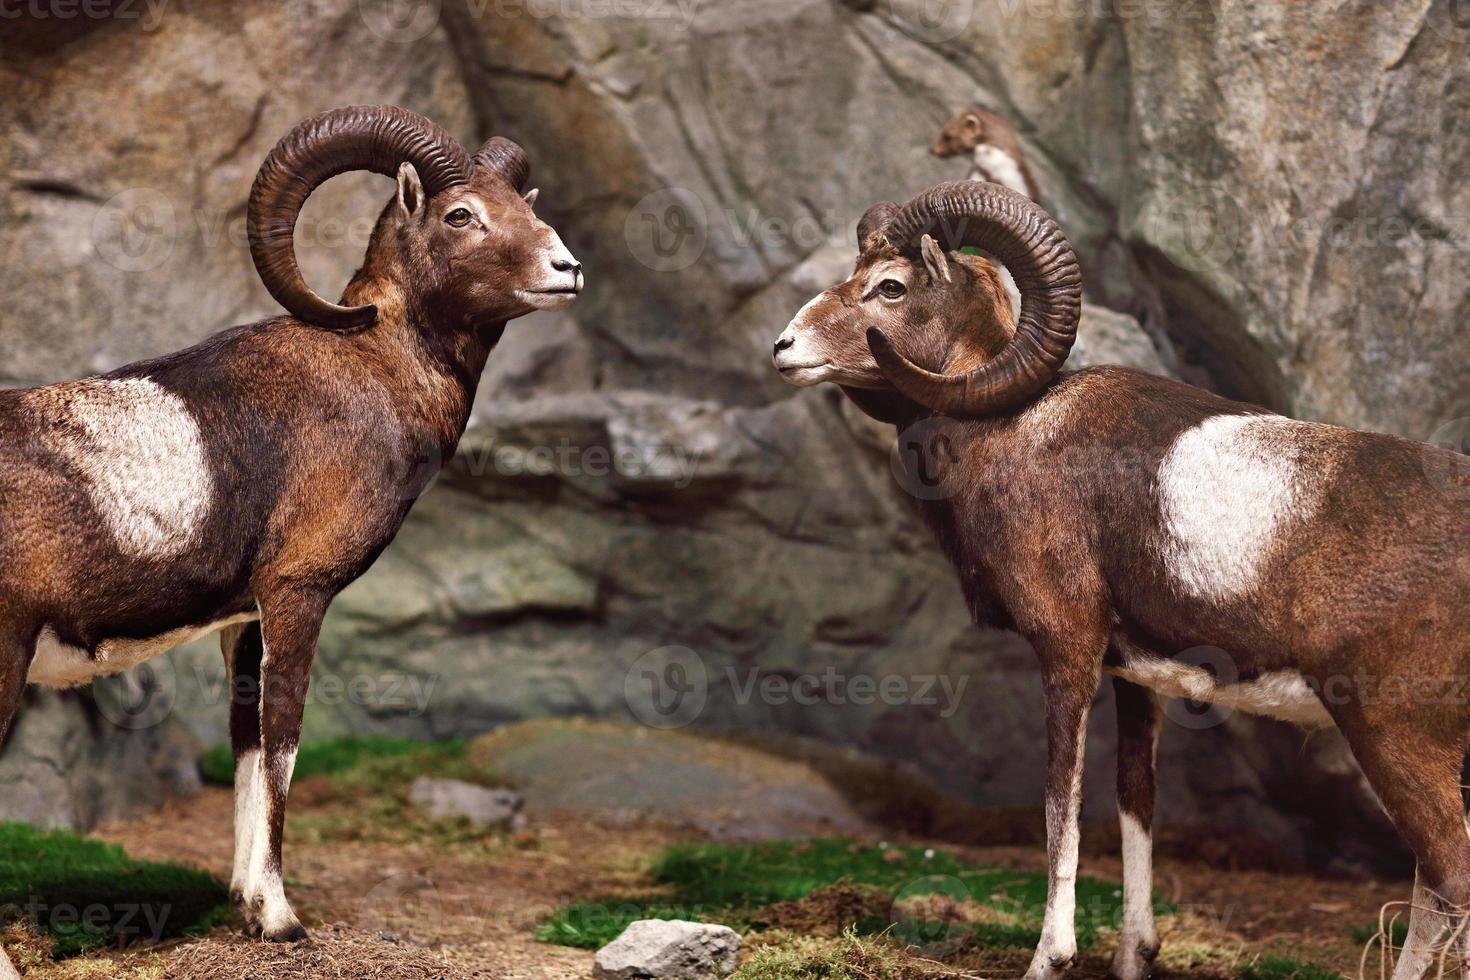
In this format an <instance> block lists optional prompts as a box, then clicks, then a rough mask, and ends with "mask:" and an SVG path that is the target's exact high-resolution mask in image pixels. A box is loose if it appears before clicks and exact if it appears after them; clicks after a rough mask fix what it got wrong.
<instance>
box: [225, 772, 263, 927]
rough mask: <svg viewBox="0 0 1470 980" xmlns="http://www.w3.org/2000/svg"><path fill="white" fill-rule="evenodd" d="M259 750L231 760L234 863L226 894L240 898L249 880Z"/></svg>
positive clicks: (257, 803)
mask: <svg viewBox="0 0 1470 980" xmlns="http://www.w3.org/2000/svg"><path fill="white" fill-rule="evenodd" d="M259 777H260V750H259V749H250V750H249V751H247V752H244V753H242V754H241V755H240V758H238V759H236V760H235V863H234V868H233V870H232V872H231V874H230V896H231V897H232V898H234V899H236V900H243V898H244V896H245V892H246V887H247V885H248V883H249V880H250V854H251V850H252V848H253V847H254V842H255V828H256V826H257V825H258V824H259V823H260V820H261V816H260V814H259V813H258V812H257V811H258V810H259V808H260V800H261V798H262V797H261V794H260V787H259V786H258V784H257V781H258V779H259Z"/></svg>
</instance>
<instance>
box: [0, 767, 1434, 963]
mask: <svg viewBox="0 0 1470 980" xmlns="http://www.w3.org/2000/svg"><path fill="white" fill-rule="evenodd" d="M223 759H224V760H226V761H227V760H228V753H227V752H225V753H224V754H223ZM302 760H303V765H302V767H301V769H300V771H299V775H298V779H297V782H296V785H295V787H294V789H293V793H292V809H291V821H290V824H289V829H288V839H287V860H288V864H289V870H290V871H291V873H292V875H293V877H292V878H291V879H290V880H289V881H288V891H289V892H290V893H291V897H292V901H293V903H294V904H295V905H296V908H297V911H298V912H299V913H300V914H301V915H302V918H303V921H305V922H306V924H307V925H308V928H310V929H311V930H312V932H313V935H314V936H316V937H324V938H323V939H322V941H323V942H324V943H326V945H325V946H322V947H313V948H312V949H315V952H312V950H311V949H307V948H305V947H303V948H301V949H300V950H299V951H298V952H297V953H292V952H291V950H289V949H278V948H269V949H266V948H264V947H262V946H261V945H260V944H252V943H249V942H247V941H245V940H244V939H243V938H242V937H240V936H239V934H238V930H237V929H236V928H235V927H234V924H233V923H230V924H229V925H226V926H225V927H223V928H219V929H216V930H215V931H214V932H213V933H212V934H211V935H210V936H208V937H207V938H205V939H203V940H200V939H195V938H187V939H183V940H170V941H167V942H165V943H164V944H163V945H162V946H161V947H160V948H158V949H150V948H148V947H145V946H142V945H141V944H139V943H136V942H135V943H131V944H130V945H129V946H128V948H127V949H126V950H125V951H119V950H118V948H117V945H118V944H117V941H116V939H115V938H114V939H110V940H108V941H107V943H106V945H105V947H94V948H93V949H92V950H91V951H90V952H88V953H86V954H85V955H82V956H73V957H71V958H66V959H62V960H60V961H54V960H53V954H52V952H51V946H52V945H53V944H54V943H55V942H56V939H57V938H58V937H55V936H46V935H38V934H35V933H33V932H30V931H29V930H27V929H19V930H12V932H10V933H7V934H6V935H4V936H3V937H0V939H3V941H4V943H5V945H6V946H7V947H8V948H9V949H10V952H11V955H12V958H14V959H15V960H16V961H17V962H18V963H27V964H39V965H38V966H34V968H30V967H28V970H29V972H28V973H27V980H32V978H36V980H93V978H97V980H100V978H103V977H116V978H125V980H160V978H161V977H163V976H165V975H166V976H170V977H172V976H175V975H180V976H184V975H187V976H194V975H199V976H204V975H207V970H208V969H212V968H213V966H215V965H219V964H228V965H230V966H231V967H232V968H233V967H234V966H236V965H238V964H239V963H244V962H245V960H247V959H248V960H250V961H251V962H252V963H253V962H255V960H258V959H260V958H261V957H263V956H266V954H269V955H271V956H276V957H277V958H280V957H286V959H289V960H290V961H291V962H292V963H295V962H296V959H299V960H300V964H298V965H302V966H303V968H305V967H307V966H310V965H311V964H312V963H313V962H315V961H314V960H312V956H314V955H318V954H320V955H321V956H332V957H337V958H338V959H339V960H340V958H341V957H340V955H339V951H338V947H339V946H340V945H341V943H342V942H344V941H345V940H344V939H343V937H344V936H348V933H343V932H341V931H340V930H341V927H338V926H336V925H335V924H336V923H346V927H347V928H348V929H352V928H356V929H358V930H360V931H361V932H360V934H358V933H352V934H351V936H348V938H351V939H352V942H353V943H357V944H358V945H357V946H355V947H354V948H355V949H359V950H360V951H362V954H363V955H362V957H358V954H357V953H353V954H352V955H353V957H354V958H355V959H361V961H362V963H368V962H370V961H371V962H375V963H382V964H398V963H400V961H401V962H402V963H403V964H407V963H408V962H409V961H410V960H414V962H415V963H419V964H420V966H422V967H423V968H424V969H429V970H431V971H432V970H439V971H440V972H442V973H443V975H444V976H457V975H458V974H457V973H456V972H455V971H454V970H453V969H450V968H449V965H448V964H453V965H454V966H455V967H460V966H462V967H464V968H466V970H467V971H470V972H472V971H474V970H480V971H489V972H488V975H505V974H513V975H516V976H524V977H528V978H536V980H577V978H581V977H585V976H586V975H587V973H588V972H589V971H590V968H591V955H590V952H589V950H590V949H592V948H593V947H595V946H597V945H599V944H600V943H602V942H604V941H606V940H607V939H610V938H612V937H614V936H615V935H616V934H617V933H618V932H619V931H620V930H621V929H622V928H623V926H624V925H626V923H627V922H628V921H631V920H632V919H634V918H640V917H645V916H660V915H663V916H675V915H677V916H679V917H682V918H696V919H698V918H704V919H717V920H719V921H722V922H726V923H727V924H730V925H733V926H735V927H737V928H739V929H740V930H741V931H742V932H743V933H744V936H745V953H744V956H743V960H742V965H741V967H740V975H739V976H738V977H737V978H736V980H787V978H790V980H937V978H939V977H956V976H1015V975H1019V974H1020V973H1021V972H1022V971H1023V970H1024V968H1025V966H1026V963H1027V961H1028V959H1029V957H1030V955H1031V946H1032V944H1033V943H1034V942H1035V941H1036V938H1037V931H1038V928H1039V924H1040V917H1041V910H1042V908H1043V900H1044V894H1045V879H1044V876H1043V875H1042V874H1041V873H1040V872H1039V870H1038V869H1039V868H1041V867H1043V866H1044V859H1043V858H1042V857H1041V852H1040V850H1039V848H1038V847H1037V846H1035V845H1034V844H1031V843H1029V842H1028V841H1029V838H1025V839H1022V838H1020V837H1018V838H1017V839H1016V840H1014V841H1012V842H1011V844H1009V845H1007V846H987V847H962V846H958V845H956V846H952V847H949V848H945V847H937V848H934V849H932V851H931V849H930V848H929V847H927V846H924V845H914V844H910V843H904V844H898V845H889V844H884V843H880V842H878V841H876V840H848V839H832V838H822V839H811V840H796V841H785V842H776V843H767V844H730V843H711V842H708V841H698V840H694V841H691V840H689V837H690V831H689V830H688V828H687V827H683V826H682V825H672V824H665V823H660V822H658V821H653V822H643V821H639V820H634V821H632V822H628V821H625V820H618V821H612V822H608V821H601V822H599V821H598V820H597V819H589V818H588V817H586V816H584V815H579V814H572V813H565V814H562V813H543V814H539V815H535V816H534V817H533V822H532V826H533V828H534V829H533V831H532V832H530V833H527V834H505V833H495V832H489V833H487V832H485V831H482V830H480V829H478V828H470V827H466V826H460V825H455V824H452V823H444V822H435V821H427V820H424V819H423V818H422V817H420V816H419V815H418V814H417V813H416V812H415V810H414V808H413V807H412V806H411V804H410V803H409V802H408V799H407V794H408V787H409V786H410V785H411V784H412V781H413V779H414V778H416V777H418V776H420V775H442V776H453V777H457V778H464V779H469V780H472V781H476V782H481V783H487V784H492V785H504V784H505V781H504V780H502V779H501V778H500V777H499V774H497V773H495V772H493V771H490V769H488V768H487V767H486V766H485V765H484V761H485V760H476V759H475V758H474V753H473V752H467V751H466V747H465V746H464V745H463V744H462V743H450V744H447V745H424V744H421V743H416V742H404V741H401V740H389V739H382V740H379V739H366V740H364V739H354V740H349V741H345V742H342V741H337V742H331V743H308V745H307V746H306V747H304V749H303V752H302ZM216 776H217V778H222V780H223V781H226V782H228V779H229V772H228V769H227V768H226V769H224V771H223V772H222V773H217V774H216ZM232 818H233V804H232V801H231V794H230V793H229V792H228V791H227V790H225V789H223V788H213V787H212V788H209V789H206V791H205V792H204V793H203V794H201V795H200V796H199V797H197V798H195V799H192V800H187V801H181V802H179V803H177V804H172V805H170V807H168V808H166V809H165V810H164V811H162V812H160V813H157V814H153V815H149V816H147V817H144V818H139V819H137V820H133V821H128V822H126V823H119V824H115V825H109V826H104V827H103V828H100V829H99V832H98V833H99V836H101V837H104V838H106V839H107V841H108V842H110V843H102V844H99V842H98V841H95V840H92V841H87V840H86V839H78V840H81V841H82V846H83V849H84V850H87V851H91V850H93V849H94V848H95V847H101V848H103V850H104V851H106V854H107V856H106V858H105V860H102V861H101V862H100V863H97V862H94V863H93V867H94V868H112V869H118V868H120V867H122V866H123V865H119V864H118V863H117V862H118V861H124V862H131V863H132V864H133V865H145V866H146V865H149V862H148V861H134V860H133V858H147V859H152V861H153V862H158V863H160V864H162V865H165V866H167V865H168V864H174V865H175V867H177V866H178V863H179V862H183V863H185V864H197V865H199V866H200V867H203V868H207V869H209V870H210V871H212V872H213V873H214V875H215V876H227V875H228V874H229V862H230V853H231V848H232V832H231V822H232ZM25 832H26V833H28V834H34V833H35V832H34V831H30V830H29V828H27V829H26V831H25ZM908 832H909V833H910V834H913V835H914V836H913V837H910V838H905V839H906V840H912V839H925V838H927V837H929V836H931V835H930V834H924V833H922V832H917V831H914V830H909V831H908ZM27 843H29V841H27ZM112 845H123V848H122V849H121V850H119V849H118V848H117V847H115V846H112ZM109 847H111V850H108V848H109ZM26 853H27V854H29V855H31V861H32V863H33V864H34V865H35V866H36V867H35V872H34V873H35V875H36V878H35V880H36V881H44V880H46V877H47V875H53V877H54V872H55V871H56V870H57V869H60V870H61V871H62V872H63V873H62V875H61V877H62V878H66V877H67V873H66V868H67V863H66V861H65V860H62V859H58V858H55V857H53V856H51V855H44V854H42V853H41V852H40V849H38V848H29V849H28V850H27V851H26ZM124 854H128V855H132V857H131V858H125V857H123V855H124ZM181 870H182V871H183V872H184V873H185V875H186V876H188V875H193V874H204V872H192V871H191V870H190V869H188V868H182V869H181ZM1084 870H1086V871H1087V872H1088V873H1089V875H1090V876H1089V877H1087V878H1085V879H1084V881H1083V882H1082V884H1081V887H1080V896H1079V909H1080V917H1079V922H1078V925H1079V937H1080V938H1081V940H1082V942H1083V945H1084V949H1083V951H1082V953H1081V955H1080V956H1079V961H1078V966H1077V970H1076V971H1075V973H1076V975H1077V976H1078V977H1079V980H1091V978H1095V977H1102V976H1104V975H1105V974H1106V971H1107V968H1108V958H1109V957H1110V956H1111V953H1112V950H1113V948H1114V947H1115V945H1116V942H1117V933H1116V926H1117V912H1118V902H1119V900H1120V895H1119V888H1118V886H1117V885H1116V884H1115V879H1116V877H1117V876H1118V875H1119V873H1120V871H1119V866H1118V864H1117V861H1116V858H1115V857H1109V858H1102V859H1099V858H1097V857H1095V856H1093V857H1089V856H1087V854H1086V853H1084ZM108 873H109V874H111V872H108ZM25 874H27V875H29V874H31V872H30V871H26V872H25ZM122 880H123V878H122V877H119V881H122ZM157 880H158V879H155V878H152V877H150V876H148V875H144V876H142V877H135V878H134V879H132V880H131V883H130V884H129V887H128V888H127V889H124V890H123V891H122V894H123V896H124V898H125V900H127V901H131V902H134V903H136V902H138V901H139V900H140V895H144V894H146V893H147V892H149V891H152V890H153V884H154V883H156V882H157ZM139 883H145V884H147V887H146V888H145V887H140V886H139ZM407 885H412V886H413V888H414V889H416V890H415V891H413V893H412V895H411V896H410V897H409V898H405V897H404V894H401V893H402V891H403V889H404V888H405V887H407ZM213 887H216V888H218V887H220V886H219V885H218V881H217V880H216V881H215V883H214V885H213ZM1159 887H1160V889H1161V890H1163V891H1165V892H1167V893H1168V894H1170V895H1172V896H1180V898H1179V901H1181V902H1185V901H1192V902H1194V903H1198V904H1194V905H1180V906H1179V907H1170V906H1167V905H1165V904H1164V903H1162V902H1161V903H1159V908H1160V911H1161V913H1163V914H1162V915H1161V918H1160V932H1161V935H1162V939H1163V951H1162V953H1161V955H1160V959H1159V963H1158V973H1159V975H1160V976H1161V977H1163V978H1166V980H1174V978H1178V977H1190V978H1200V980H1230V978H1233V977H1240V978H1244V980H1327V978H1331V977H1337V976H1340V975H1343V974H1347V975H1355V974H1356V968H1357V964H1358V957H1359V954H1360V952H1361V951H1362V948H1363V944H1364V942H1366V940H1367V939H1369V938H1371V936H1370V933H1373V934H1376V931H1377V930H1376V927H1373V928H1371V929H1370V928H1368V927H1363V928H1357V929H1355V928H1353V926H1352V925H1351V924H1350V923H1354V922H1356V923H1359V924H1360V925H1361V924H1362V923H1364V922H1366V920H1367V919H1368V917H1369V914H1370V913H1369V910H1371V909H1373V908H1377V907H1378V906H1379V905H1380V904H1383V903H1384V902H1389V901H1392V900H1393V899H1394V898H1395V897H1402V896H1400V892H1402V893H1403V895H1407V885H1406V884H1402V883H1401V884H1394V883H1379V884H1374V883H1359V884H1352V883H1344V882H1329V881H1327V880H1325V879H1315V878H1311V877H1308V876H1301V875H1296V876H1292V875H1275V874H1271V873H1264V872H1239V871H1223V870H1220V869H1218V868H1213V867H1207V866H1205V865H1197V864H1194V863H1189V862H1181V861H1177V860H1171V859H1168V858H1165V859H1163V860H1162V861H1161V866H1160V875H1159ZM103 894H105V893H104V892H102V891H100V890H98V889H96V888H94V887H93V886H92V885H90V884H88V885H87V886H86V897H87V899H88V900H89V901H91V902H96V901H98V898H97V897H98V896H99V895H103ZM155 894H156V892H155ZM216 894H222V891H221V892H216ZM385 896H386V897H385ZM1286 896H1290V900H1287V899H1286ZM569 899H571V900H572V902H571V904H568V900H569ZM1220 910H1225V911H1227V912H1228V913H1229V914H1228V915H1222V914H1220ZM1350 910H1360V911H1358V912H1356V914H1351V913H1350ZM1349 914H1351V918H1347V920H1346V921H1344V919H1345V917H1346V916H1348V915H1349ZM209 921H210V920H209V918H208V917H207V916H206V917H204V918H203V919H202V920H201V922H202V924H203V925H207V924H208V922H209ZM201 927H202V926H201ZM1401 928H1402V927H1400V931H1401ZM380 930H386V931H387V932H388V933H389V934H391V935H395V936H399V937H401V938H399V939H394V940H389V941H384V940H382V939H381V938H380ZM354 937H355V938H354ZM538 937H539V939H541V940H542V941H540V942H538V941H536V938H538ZM60 938H62V939H65V937H60ZM1395 938H1399V939H1401V938H1402V937H1401V935H1400V936H1397V937H1395ZM180 942H182V943H183V945H177V944H178V943H180ZM385 942H386V944H385ZM333 943H337V945H332V944H333ZM558 944H565V945H558ZM78 948H82V947H72V946H67V945H66V944H65V943H63V944H62V946H61V950H60V951H61V952H62V953H68V952H72V951H74V950H75V949H78ZM425 952H429V953H432V954H433V955H434V956H435V957H439V958H441V959H443V960H444V961H445V963H446V966H445V967H444V968H443V969H442V970H440V968H439V967H436V966H434V965H433V963H431V962H430V961H429V960H427V959H424V958H423V956H421V955H420V954H422V953H425ZM368 954H371V956H369V955H368ZM293 957H294V958H293ZM414 957H417V959H414ZM375 958H376V959H375ZM237 961H238V962H237ZM272 962H273V963H274V961H272ZM282 962H285V960H282ZM186 967H187V968H188V969H194V968H195V967H198V970H202V971H206V972H198V971H196V974H189V973H188V969H185V968H186ZM272 969H275V966H272ZM180 970H184V973H182V974H181V973H179V971H180ZM1368 972H1369V975H1370V976H1373V975H1376V974H1377V972H1378V958H1377V954H1376V953H1373V954H1371V956H1370V961H1369V971H1368ZM262 975H269V974H262ZM345 975H347V974H344V976H345ZM351 975H353V976H356V975H358V974H356V973H353V974H351ZM381 975H390V974H381ZM434 975H438V974H437V973H436V974H434Z"/></svg>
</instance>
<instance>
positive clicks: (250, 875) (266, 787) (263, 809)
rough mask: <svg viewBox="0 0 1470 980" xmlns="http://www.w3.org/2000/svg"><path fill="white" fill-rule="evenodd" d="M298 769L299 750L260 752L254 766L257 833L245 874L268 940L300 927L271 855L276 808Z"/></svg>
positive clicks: (249, 904) (251, 904) (248, 895)
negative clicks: (272, 754)
mask: <svg viewBox="0 0 1470 980" xmlns="http://www.w3.org/2000/svg"><path fill="white" fill-rule="evenodd" d="M295 768H296V748H295V746H292V747H291V748H290V749H289V750H288V751H283V752H278V753H276V754H275V755H274V757H273V758H271V759H269V760H268V759H267V758H266V756H265V754H264V753H261V754H260V755H259V756H258V757H257V759H256V764H255V770H256V783H255V786H256V796H255V799H256V806H255V807H254V816H255V820H254V821H253V824H254V830H253V833H252V836H251V841H250V861H249V865H248V870H247V872H246V880H247V882H248V884H247V886H246V889H245V902H246V906H247V907H248V908H250V909H251V910H252V912H253V914H254V915H255V917H256V919H257V921H258V923H259V925H260V928H261V932H262V933H263V934H264V935H265V936H266V937H268V938H281V937H283V936H285V935H287V934H289V933H291V932H293V931H295V930H298V929H299V928H300V925H301V923H300V921H299V920H298V919H297V918H296V913H295V912H293V911H292V910H291V904H290V903H289V902H287V901H286V887H285V882H284V880H283V879H282V875H281V866H280V862H279V860H278V856H277V855H274V854H272V853H271V844H270V837H271V833H270V828H271V822H272V820H273V819H274V811H275V809H276V808H277V807H284V806H285V802H286V794H287V792H288V791H289V789H290V786H291V774H292V772H293V771H294V770H295Z"/></svg>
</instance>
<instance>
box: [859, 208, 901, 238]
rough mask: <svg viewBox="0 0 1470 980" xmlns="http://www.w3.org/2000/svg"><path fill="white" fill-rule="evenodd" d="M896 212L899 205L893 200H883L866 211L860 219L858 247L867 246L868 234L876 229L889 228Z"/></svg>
mask: <svg viewBox="0 0 1470 980" xmlns="http://www.w3.org/2000/svg"><path fill="white" fill-rule="evenodd" d="M896 214H898V205H897V204H894V203H893V202H892V201H881V202H879V203H877V204H875V205H873V206H872V207H870V208H868V210H866V211H864V212H863V216H862V217H861V218H859V219H858V226H857V236H858V248H866V247H867V245H868V236H869V235H871V234H872V233H873V232H875V231H882V230H883V229H885V228H887V227H888V225H889V223H890V222H891V221H893V217H894V215H896Z"/></svg>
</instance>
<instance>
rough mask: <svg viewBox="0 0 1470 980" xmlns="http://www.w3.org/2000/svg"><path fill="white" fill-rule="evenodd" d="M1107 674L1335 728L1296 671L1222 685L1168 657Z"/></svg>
mask: <svg viewBox="0 0 1470 980" xmlns="http://www.w3.org/2000/svg"><path fill="white" fill-rule="evenodd" d="M1105 669H1106V670H1107V672H1108V673H1109V674H1112V675H1113V676H1115V677H1121V678H1123V680H1125V681H1130V682H1131V683H1134V684H1137V685H1139V686H1140V687H1146V688H1148V689H1149V690H1151V691H1156V692H1158V693H1159V694H1162V695H1163V696H1164V697H1169V698H1180V699H1185V700H1190V701H1203V702H1205V703H1207V704H1214V705H1218V706H1220V707H1222V708H1227V709H1230V710H1232V711H1241V712H1244V713H1245V714H1248V715H1264V716H1265V717H1267V718H1275V719H1277V720H1278V721H1286V722H1291V723H1292V724H1294V725H1300V726H1302V727H1303V728H1328V727H1331V726H1332V724H1333V721H1332V716H1331V715H1330V714H1328V712H1327V708H1326V707H1325V706H1324V705H1323V704H1322V701H1321V699H1320V698H1318V697H1317V694H1316V692H1315V691H1313V690H1312V688H1311V685H1309V684H1308V683H1307V682H1306V681H1305V680H1304V679H1303V678H1302V675H1301V674H1300V673H1299V672H1297V671H1295V670H1273V671H1268V672H1266V673H1264V674H1261V675H1260V676H1259V677H1257V678H1255V679H1254V680H1250V681H1236V682H1233V683H1227V684H1221V683H1219V682H1218V680H1217V678H1216V677H1215V675H1214V674H1212V673H1210V671H1208V670H1206V669H1205V668H1204V667H1200V666H1197V665H1195V664H1181V663H1176V662H1175V661H1172V660H1165V659H1163V658H1162V657H1147V658H1135V659H1130V660H1129V661H1128V662H1127V663H1125V664H1124V665H1123V666H1121V667H1108V668H1105Z"/></svg>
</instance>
